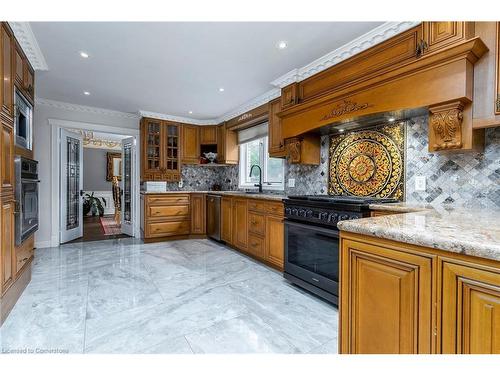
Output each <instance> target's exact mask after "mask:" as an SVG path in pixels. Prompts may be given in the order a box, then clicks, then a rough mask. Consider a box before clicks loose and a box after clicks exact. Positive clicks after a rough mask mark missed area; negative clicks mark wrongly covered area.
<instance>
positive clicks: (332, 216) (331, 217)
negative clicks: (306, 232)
mask: <svg viewBox="0 0 500 375" xmlns="http://www.w3.org/2000/svg"><path fill="white" fill-rule="evenodd" d="M337 219H338V215H337V214H330V215H329V216H328V221H329V222H330V223H335V222H336V221H337Z"/></svg>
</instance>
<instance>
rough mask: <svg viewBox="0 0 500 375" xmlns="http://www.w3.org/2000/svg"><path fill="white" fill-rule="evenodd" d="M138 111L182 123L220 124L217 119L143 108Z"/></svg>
mask: <svg viewBox="0 0 500 375" xmlns="http://www.w3.org/2000/svg"><path fill="white" fill-rule="evenodd" d="M138 113H139V115H140V116H141V117H150V118H156V119H159V120H166V121H173V122H181V123H184V124H190V125H217V124H218V122H217V119H208V120H198V119H194V118H190V117H182V116H174V115H167V114H165V113H157V112H149V111H142V110H140V111H139V112H138Z"/></svg>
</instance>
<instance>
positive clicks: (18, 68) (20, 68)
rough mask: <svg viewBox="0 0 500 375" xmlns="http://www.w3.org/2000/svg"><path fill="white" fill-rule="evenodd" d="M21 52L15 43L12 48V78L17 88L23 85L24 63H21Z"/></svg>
mask: <svg viewBox="0 0 500 375" xmlns="http://www.w3.org/2000/svg"><path fill="white" fill-rule="evenodd" d="M23 60H24V59H23V52H22V51H21V47H19V45H18V44H17V43H16V45H15V48H14V72H15V74H14V78H15V83H16V84H17V85H18V86H21V87H22V86H23V84H24V61H23Z"/></svg>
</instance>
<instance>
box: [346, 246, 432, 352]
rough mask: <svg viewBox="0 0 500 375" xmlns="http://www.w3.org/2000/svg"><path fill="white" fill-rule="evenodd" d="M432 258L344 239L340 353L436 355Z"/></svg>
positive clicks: (389, 247)
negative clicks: (434, 345)
mask: <svg viewBox="0 0 500 375" xmlns="http://www.w3.org/2000/svg"><path fill="white" fill-rule="evenodd" d="M432 263H433V258H432V256H425V255H423V256H420V255H415V254H409V253H406V252H403V251H400V249H398V248H397V247H394V246H390V245H385V244H383V243H375V244H373V243H371V242H369V241H362V240H353V239H350V238H347V239H346V238H343V239H342V246H341V269H340V270H341V271H340V274H341V280H340V286H341V299H340V301H339V304H340V310H341V343H340V351H341V353H344V354H346V353H352V354H374V353H377V354H417V353H431V352H432V349H433V346H432V339H433V337H434V336H433V334H432V311H433V309H432V306H433V303H432Z"/></svg>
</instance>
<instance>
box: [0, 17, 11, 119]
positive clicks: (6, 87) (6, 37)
mask: <svg viewBox="0 0 500 375" xmlns="http://www.w3.org/2000/svg"><path fill="white" fill-rule="evenodd" d="M0 34H1V35H0V39H1V40H0V45H1V54H0V55H1V56H0V58H1V67H0V71H1V76H0V78H1V79H2V82H1V83H0V91H1V93H0V99H1V103H0V106H1V107H2V108H1V109H2V112H3V113H4V114H5V115H6V116H8V117H10V118H11V117H13V113H14V112H13V111H14V107H13V102H14V82H13V77H12V60H13V58H12V52H13V43H14V37H13V35H12V32H11V31H10V28H9V27H8V26H7V24H6V23H5V22H2V23H1V27H0Z"/></svg>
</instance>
